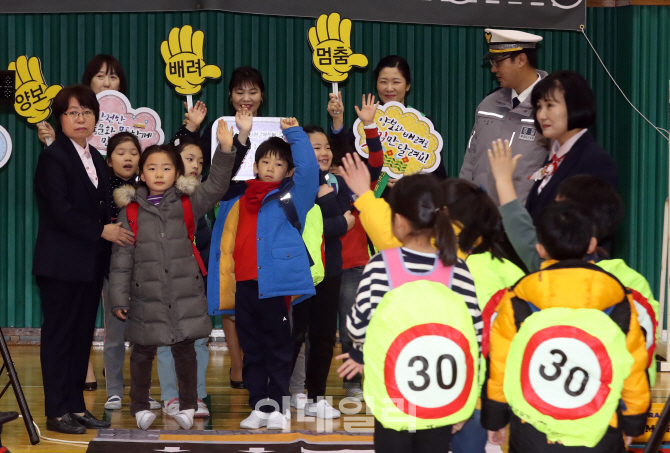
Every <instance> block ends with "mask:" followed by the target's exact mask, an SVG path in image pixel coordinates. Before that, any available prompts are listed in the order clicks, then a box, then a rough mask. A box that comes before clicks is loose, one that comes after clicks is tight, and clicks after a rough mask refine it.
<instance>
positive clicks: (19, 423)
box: [0, 346, 373, 453]
mask: <svg viewBox="0 0 670 453" xmlns="http://www.w3.org/2000/svg"><path fill="white" fill-rule="evenodd" d="M9 349H10V353H11V354H12V359H13V361H14V363H15V367H16V371H17V373H18V375H19V380H20V381H21V386H22V387H23V392H24V394H25V397H26V400H27V401H28V405H29V407H30V412H31V413H32V416H33V419H34V420H35V422H36V423H37V425H38V426H39V428H40V429H41V431H42V435H43V436H46V437H52V438H57V439H63V440H74V441H83V442H88V441H90V440H91V439H93V437H95V430H88V433H86V434H83V435H66V434H60V433H55V432H52V431H47V430H46V418H45V416H44V393H43V389H42V372H41V368H40V361H39V346H10V347H9ZM336 353H338V354H339V347H338V348H337V349H336ZM129 357H130V350H129V349H127V350H126V361H125V368H124V376H125V378H126V379H125V383H126V394H125V395H124V397H123V408H122V409H121V410H120V411H105V409H104V404H105V401H106V400H107V398H106V392H105V379H104V378H103V376H102V368H103V360H102V348H100V347H96V348H94V349H93V351H92V354H91V360H92V361H93V366H94V368H95V370H96V375H97V379H98V390H97V391H95V392H84V398H85V400H86V406H87V408H88V410H89V411H91V412H92V413H93V414H94V415H95V416H96V417H98V418H102V417H105V418H106V419H108V420H111V422H112V428H118V429H136V428H137V425H136V422H135V417H133V416H131V415H130V407H129V406H130V398H129V397H128V388H129V386H130V371H129V368H128V364H129ZM229 368H230V361H229V356H228V354H227V350H226V349H225V348H223V347H217V348H216V349H210V360H209V368H208V370H207V392H208V393H209V395H210V403H211V404H210V410H211V416H210V417H209V418H207V419H205V420H204V421H203V419H196V420H195V423H194V425H193V428H191V429H205V430H210V429H211V430H233V429H235V430H239V429H240V421H241V420H243V419H244V418H246V417H247V416H248V415H249V412H250V410H249V407H248V393H247V391H246V390H234V389H231V388H230V385H229V379H228V370H229ZM336 368H337V367H336V366H335V361H333V366H332V367H331V370H330V375H329V376H328V391H327V393H328V395H333V405H334V406H335V407H338V405H339V403H340V401H341V400H342V398H343V397H344V389H342V379H340V378H338V377H337V374H336V372H335V370H336ZM152 381H153V386H152V388H151V396H152V397H153V398H154V399H155V400H157V401H158V400H160V387H159V385H158V376H157V375H156V367H155V366H154V370H153V380H152ZM6 382H7V376H6V375H5V376H3V377H2V378H0V389H1V388H2V387H3V386H4V384H5V383H6ZM346 407H351V408H352V411H353V409H356V408H355V407H352V405H351V404H348V405H347V406H346ZM10 410H12V411H18V405H17V403H16V398H15V397H14V393H13V392H12V390H11V389H9V390H8V391H7V393H6V394H5V396H4V397H3V398H2V399H1V400H0V411H10ZM293 412H294V413H293V415H292V421H291V423H292V424H291V429H293V430H296V429H307V430H319V431H324V430H326V431H344V430H345V429H344V425H343V424H344V423H347V417H341V418H340V419H336V420H332V421H330V420H329V421H327V422H328V423H327V424H325V425H324V421H323V420H320V421H319V425H318V426H317V422H305V421H301V420H300V419H299V417H298V414H297V413H296V412H295V409H294V410H293ZM362 412H363V414H364V412H365V409H364V408H363V410H362ZM156 414H158V416H157V417H156V420H155V421H154V423H153V425H152V426H151V429H173V430H178V429H180V427H179V425H178V424H177V422H175V421H174V420H173V419H171V418H170V417H167V416H163V414H162V413H161V412H160V411H156ZM364 416H365V415H364ZM359 417H360V415H359ZM365 417H366V419H368V420H369V423H368V425H369V427H366V426H363V427H362V428H359V429H360V430H361V431H367V432H370V433H371V432H372V431H373V429H372V421H373V419H372V416H365ZM300 418H302V417H300ZM205 422H206V423H205ZM351 425H355V426H357V427H360V426H361V423H360V422H351ZM2 444H3V445H5V446H7V447H8V448H9V449H10V451H12V453H17V452H31V453H33V452H84V451H86V445H81V446H79V445H66V444H58V443H54V442H48V441H45V440H42V441H40V443H39V444H37V445H30V440H29V438H28V434H27V432H26V428H25V425H24V423H23V420H22V419H18V420H15V421H13V422H11V423H8V424H6V425H5V427H4V431H3V433H2Z"/></svg>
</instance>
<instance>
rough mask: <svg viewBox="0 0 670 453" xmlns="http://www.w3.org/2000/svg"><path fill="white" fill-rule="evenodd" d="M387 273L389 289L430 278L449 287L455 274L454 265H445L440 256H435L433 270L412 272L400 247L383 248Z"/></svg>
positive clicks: (429, 279)
mask: <svg viewBox="0 0 670 453" xmlns="http://www.w3.org/2000/svg"><path fill="white" fill-rule="evenodd" d="M382 257H383V258H384V266H385V267H386V275H388V279H389V291H390V290H392V289H394V288H398V287H400V286H402V285H404V284H405V283H411V282H416V281H419V280H428V281H431V282H435V283H441V284H442V285H445V286H446V287H447V288H451V278H452V277H453V275H454V267H453V266H445V265H444V264H442V261H440V258H439V257H437V256H436V257H435V265H434V266H433V270H431V271H428V272H412V271H410V270H409V269H407V268H406V267H405V261H404V260H403V258H402V250H401V249H400V247H396V248H394V249H388V250H382Z"/></svg>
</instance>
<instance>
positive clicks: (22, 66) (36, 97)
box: [7, 55, 63, 124]
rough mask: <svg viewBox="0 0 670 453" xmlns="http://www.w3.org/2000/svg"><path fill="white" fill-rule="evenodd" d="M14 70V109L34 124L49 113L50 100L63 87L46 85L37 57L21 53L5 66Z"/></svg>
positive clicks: (42, 119) (45, 117) (44, 118)
mask: <svg viewBox="0 0 670 453" xmlns="http://www.w3.org/2000/svg"><path fill="white" fill-rule="evenodd" d="M7 69H9V70H10V71H15V72H16V96H15V98H14V109H15V110H16V113H18V114H19V115H21V116H22V117H24V118H26V119H27V120H28V122H29V123H31V124H36V123H39V122H40V121H44V120H46V119H47V118H48V117H49V115H51V102H52V101H53V98H54V97H56V95H57V94H58V92H59V91H60V90H61V89H62V88H63V87H62V86H60V85H51V86H50V87H47V85H46V83H44V76H43V75H42V64H41V62H40V59H39V58H37V57H30V59H28V57H27V56H26V55H21V56H20V57H18V58H17V59H16V61H12V62H11V63H9V66H7Z"/></svg>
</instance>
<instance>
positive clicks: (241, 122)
mask: <svg viewBox="0 0 670 453" xmlns="http://www.w3.org/2000/svg"><path fill="white" fill-rule="evenodd" d="M235 124H237V128H238V129H239V130H240V134H241V133H242V132H244V133H245V134H246V135H249V132H251V126H253V124H254V115H253V114H252V113H251V112H250V111H249V110H247V109H245V108H241V109H239V110H238V111H237V113H236V114H235Z"/></svg>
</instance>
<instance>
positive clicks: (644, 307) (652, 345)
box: [595, 259, 658, 387]
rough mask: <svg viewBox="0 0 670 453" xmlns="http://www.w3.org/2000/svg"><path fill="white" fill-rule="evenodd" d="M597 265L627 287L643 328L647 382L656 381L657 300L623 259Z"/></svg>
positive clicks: (606, 261)
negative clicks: (647, 364)
mask: <svg viewBox="0 0 670 453" xmlns="http://www.w3.org/2000/svg"><path fill="white" fill-rule="evenodd" d="M595 264H596V265H597V266H598V267H601V268H602V269H604V270H606V271H607V272H609V273H610V274H612V275H614V276H615V277H616V278H617V279H619V281H620V282H621V283H623V285H624V286H625V287H627V288H629V289H630V290H631V292H632V295H633V302H635V308H636V309H637V321H638V322H639V323H640V327H642V328H643V329H644V332H645V341H646V346H647V353H648V354H649V366H648V367H647V372H648V374H649V384H650V385H651V386H652V387H653V386H654V384H655V383H656V354H654V351H655V349H656V341H658V302H657V301H656V300H654V295H653V293H652V292H651V288H649V283H648V282H647V281H646V280H645V279H644V277H643V276H642V275H640V274H639V273H638V272H635V271H634V270H633V269H631V268H630V267H628V265H626V263H625V262H624V261H623V260H619V259H617V260H602V261H598V262H597V263H595Z"/></svg>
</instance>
